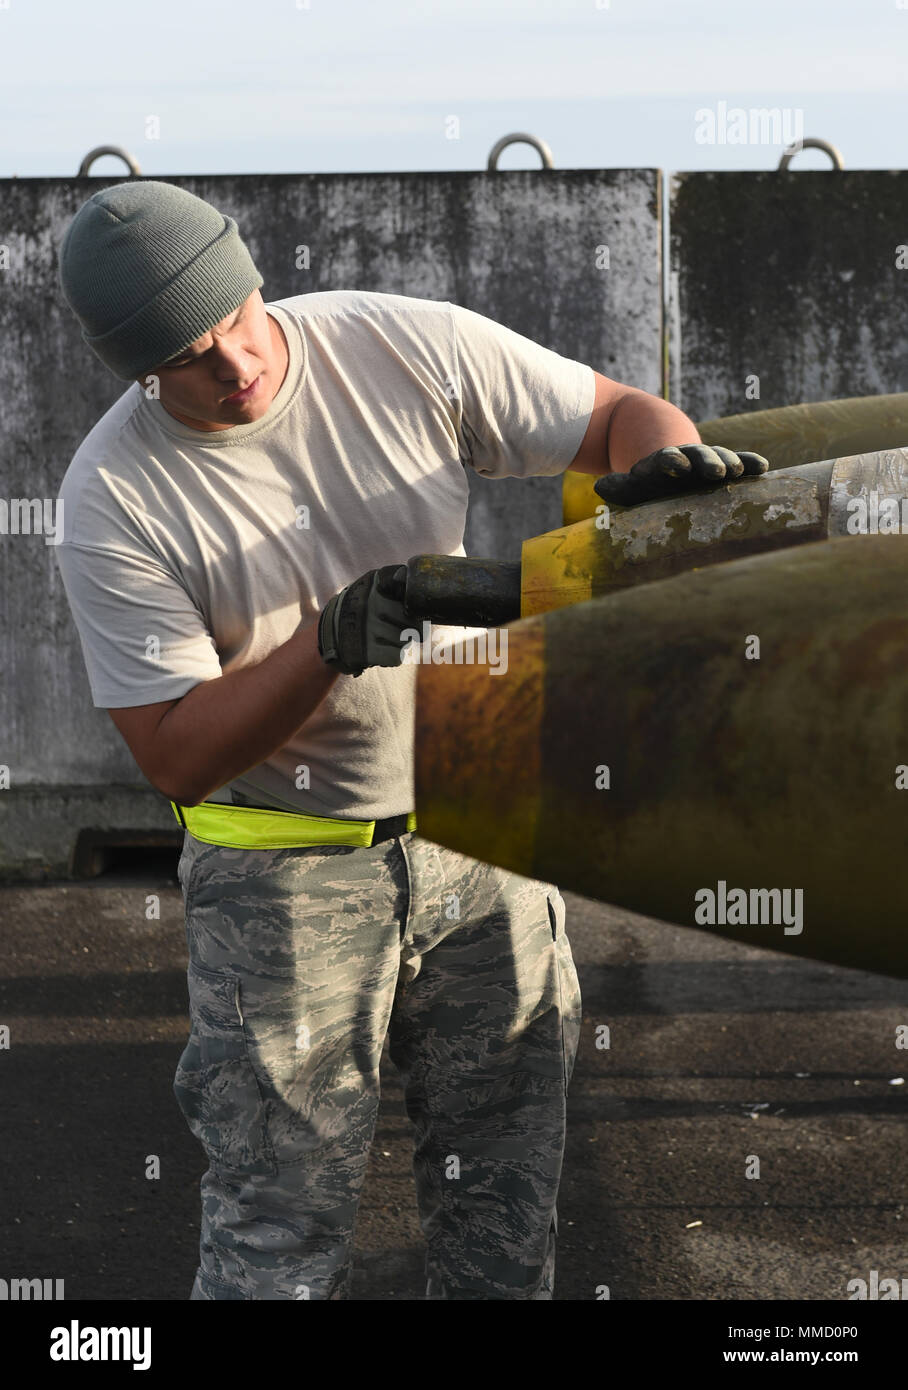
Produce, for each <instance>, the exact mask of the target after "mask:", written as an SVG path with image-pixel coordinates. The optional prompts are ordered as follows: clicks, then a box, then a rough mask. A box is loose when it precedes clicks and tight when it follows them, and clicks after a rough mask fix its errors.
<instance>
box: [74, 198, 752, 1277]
mask: <svg viewBox="0 0 908 1390" xmlns="http://www.w3.org/2000/svg"><path fill="white" fill-rule="evenodd" d="M60 275H61V285H62V288H63V291H64V293H65V296H66V298H67V301H68V303H69V304H70V307H71V308H72V309H73V311H74V312H75V314H76V315H77V317H78V318H79V320H80V322H81V324H82V331H83V338H84V339H85V341H86V342H87V344H88V345H89V346H90V347H91V348H92V349H93V350H94V352H95V353H96V354H97V356H98V357H99V358H100V359H101V361H103V362H104V363H105V364H106V365H107V366H108V367H109V368H110V369H111V370H112V371H114V372H115V373H116V375H117V376H119V377H120V378H121V379H123V380H124V381H130V382H132V383H133V384H132V385H131V386H130V388H129V389H128V390H127V391H126V392H125V393H124V394H123V395H122V396H121V397H120V399H119V400H118V401H117V402H116V403H115V404H114V405H113V406H112V407H111V409H110V410H109V411H108V412H107V413H106V414H105V415H104V417H103V418H102V419H101V420H100V421H99V422H98V424H97V425H95V427H94V428H93V429H92V431H91V432H90V433H89V435H88V436H87V437H86V439H85V440H84V441H83V443H82V445H81V446H80V448H79V449H78V451H77V453H76V455H75V457H74V458H73V460H72V463H71V465H70V467H69V469H68V471H67V473H66V476H65V478H64V481H63V484H62V487H61V492H60V497H61V499H62V500H63V501H64V503H65V507H64V515H65V518H66V534H65V536H64V540H63V543H62V544H61V545H59V546H58V547H56V553H57V556H58V560H59V563H60V567H61V572H62V576H63V579H64V583H65V586H66V591H67V595H68V597H69V600H70V604H71V607H72V610H73V614H74V617H75V620H76V623H77V625H78V628H79V633H80V637H81V640H82V645H83V651H84V656H85V661H86V666H87V670H88V676H89V681H90V683H91V689H92V696H93V699H94V703H95V705H97V706H99V707H101V708H104V709H107V710H108V712H109V713H110V716H111V718H112V720H113V722H114V724H115V725H116V727H117V729H118V730H119V731H120V733H121V734H122V736H123V738H124V739H125V740H126V742H127V744H128V746H129V748H130V749H131V750H132V753H133V755H134V757H135V759H136V762H137V763H138V765H139V767H140V768H141V770H142V772H143V773H144V774H145V775H146V777H147V778H148V780H149V781H150V782H151V783H152V785H153V786H155V787H156V788H157V789H158V790H159V791H160V792H162V793H163V794H164V795H165V796H167V797H168V798H169V799H170V800H171V802H172V803H173V805H174V809H175V811H176V813H177V816H178V818H179V819H180V821H181V823H182V824H183V825H184V826H185V827H186V833H185V838H184V849H183V854H182V857H181V859H180V865H179V876H180V882H181V886H182V889H183V893H184V897H185V906H186V935H187V945H188V949H189V970H188V982H189V997H190V1019H191V1032H190V1037H189V1040H188V1042H187V1045H186V1048H185V1050H184V1052H183V1055H182V1057H181V1059H180V1063H179V1067H178V1070H177V1074H176V1078H175V1082H174V1090H175V1094H176V1097H177V1100H178V1102H179V1104H180V1106H181V1108H182V1110H183V1112H184V1114H185V1116H186V1119H187V1122H188V1124H189V1126H190V1128H191V1130H192V1132H193V1133H194V1134H195V1135H196V1136H197V1137H198V1139H199V1140H200V1142H201V1143H202V1145H203V1147H204V1149H205V1152H206V1155H207V1158H208V1162H209V1168H208V1171H207V1172H206V1174H205V1176H204V1177H203V1179H202V1184H201V1186H202V1230H201V1240H200V1263H199V1268H198V1271H197V1274H196V1278H195V1282H194V1284H193V1288H192V1292H191V1295H190V1296H191V1298H193V1299H284V1298H311V1299H333V1298H344V1297H346V1296H347V1294H348V1287H349V1270H350V1255H351V1249H352V1243H353V1230H354V1222H355V1216H356V1210H357V1203H358V1199H359V1194H360V1190H361V1187H362V1182H363V1178H364V1175H365V1170H366V1164H367V1159H368V1153H369V1146H370V1143H371V1139H372V1135H373V1130H374V1125H375V1119H376V1113H377V1108H378V1100H379V1062H380V1057H381V1052H382V1046H383V1042H384V1039H385V1037H386V1035H387V1037H388V1041H389V1050H390V1055H391V1057H392V1059H393V1061H394V1063H395V1064H396V1066H397V1067H398V1069H399V1070H400V1073H401V1076H402V1079H403V1083H404V1086H405V1091H406V1098H407V1108H408V1113H409V1115H410V1117H411V1119H412V1121H413V1123H414V1126H415V1129H416V1146H415V1153H414V1175H415V1179H416V1191H417V1197H418V1202H419V1211H420V1219H421V1223H422V1227H423V1230H424V1232H425V1236H426V1241H427V1247H428V1253H427V1261H426V1296H427V1298H430V1299H549V1298H551V1296H552V1290H553V1278H554V1250H555V1234H556V1231H557V1214H556V1205H555V1204H556V1197H557V1191H558V1184H559V1180H560V1172H561V1161H562V1153H563V1147H564V1120H565V1098H566V1093H567V1086H568V1082H569V1080H570V1076H571V1071H572V1068H573V1063H574V1056H575V1053H576V1047H577V1039H578V1034H579V1026H580V996H579V989H578V985H577V976H576V972H575V970H574V965H573V962H572V959H571V952H570V946H569V943H568V939H567V936H566V934H565V930H564V903H563V900H562V898H561V895H560V893H559V892H558V889H557V887H556V886H555V885H554V884H545V883H539V882H536V881H535V880H531V879H526V878H522V877H520V876H518V875H514V874H510V873H507V872H505V871H504V870H500V869H497V868H493V867H491V866H489V865H486V864H483V863H480V862H479V861H476V860H473V859H469V858H466V857H464V856H462V855H458V854H455V853H453V852H451V851H449V850H447V849H444V848H442V847H441V846H436V845H433V844H432V843H430V842H428V841H426V840H422V839H420V837H419V836H418V835H417V834H416V833H415V831H414V825H413V818H412V815H411V814H410V813H411V812H412V794H413V793H412V714H413V681H414V678H415V668H414V666H413V665H408V664H402V662H401V633H402V632H403V630H404V629H405V628H407V627H409V626H411V619H410V618H409V617H408V615H407V614H406V612H405V611H404V607H403V603H402V601H401V596H400V592H399V589H398V588H397V587H396V585H395V582H394V580H395V575H396V573H397V571H398V568H399V566H400V564H401V563H402V562H404V561H406V560H407V559H408V558H409V557H411V556H412V555H414V554H416V553H421V552H425V553H430V554H441V555H463V554H464V548H463V530H464V520H465V515H466V506H467V497H468V487H467V480H466V476H465V473H464V466H465V465H470V466H472V467H473V468H475V469H477V471H479V472H481V473H484V474H487V475H489V476H495V477H497V476H507V475H529V474H534V473H540V474H542V473H548V474H557V473H560V472H562V471H563V470H564V469H565V468H566V467H568V466H569V465H572V466H573V467H575V468H580V469H583V470H584V471H586V472H589V473H596V474H603V473H608V472H612V473H615V474H622V475H627V474H628V472H629V470H631V468H632V465H634V464H635V461H636V460H640V461H641V462H640V464H638V466H637V468H636V470H635V472H634V473H633V474H631V476H630V479H628V478H625V479H624V480H623V481H624V482H630V483H631V484H632V486H633V487H635V488H637V489H638V490H639V489H641V488H642V489H643V491H644V492H646V491H647V489H652V488H656V489H657V490H658V488H659V487H665V486H666V485H668V486H675V487H677V486H678V479H677V477H676V478H675V481H674V482H673V483H671V482H670V483H668V484H666V483H665V478H666V477H668V476H669V475H679V476H681V481H682V483H683V481H684V478H685V476H686V478H687V479H688V480H689V481H694V482H699V483H700V484H701V485H702V483H703V481H704V479H706V478H713V479H716V478H722V477H734V476H740V475H741V474H743V473H744V472H745V471H758V470H759V469H760V468H761V467H762V466H765V465H764V464H763V461H762V460H757V459H756V456H747V455H743V456H741V457H738V456H737V455H735V454H732V453H730V452H729V451H722V456H721V457H719V455H718V454H716V453H713V452H712V451H710V450H706V449H703V448H702V446H697V439H698V436H697V433H696V430H695V428H694V426H693V425H692V424H691V422H690V421H689V420H688V419H687V417H686V416H685V415H683V414H682V413H681V412H680V411H679V410H677V409H676V408H675V407H674V406H672V405H670V404H669V403H668V402H666V401H663V400H661V399H658V398H657V397H654V396H651V395H648V394H646V393H645V392H642V391H638V390H635V389H633V388H631V387H627V386H622V385H620V384H619V383H617V382H614V381H611V380H609V379H608V378H606V377H603V376H601V375H600V374H598V373H596V372H594V371H593V369H592V368H590V367H588V366H586V365H584V364H582V363H580V362H575V361H572V360H570V359H567V358H563V357H560V356H559V355H557V354H556V353H554V352H551V351H549V350H548V349H546V348H543V347H541V346H539V345H538V344H536V343H533V342H531V341H529V340H528V339H526V338H523V337H521V336H520V335H518V334H516V333H513V332H511V331H510V330H509V329H506V328H504V327H502V326H501V325H499V324H496V323H494V322H492V321H490V320H489V319H486V318H484V317H483V316H481V315H479V314H475V313H472V312H470V311H468V310H466V309H463V308H461V307H459V306H457V305H452V304H448V303H436V302H434V301H428V300H418V299H412V298H407V297H404V296H396V295H383V294H372V293H365V292H342V291H337V292H326V293H318V294H310V295H300V296H297V297H294V298H291V299H287V300H283V301H280V302H278V303H270V304H268V305H267V306H266V305H265V304H264V303H263V301H262V297H261V294H260V292H259V291H260V287H261V285H262V283H263V280H262V277H261V275H260V274H259V273H258V271H257V270H256V268H255V266H254V264H253V262H252V260H251V258H250V256H249V253H248V251H247V249H246V247H245V246H244V244H243V242H242V241H241V239H240V237H239V235H238V231H237V227H236V224H235V222H234V221H233V220H232V219H230V218H226V217H224V216H222V215H221V214H220V213H219V212H217V211H216V210H215V209H214V208H213V207H211V206H210V204H208V203H206V202H204V201H202V200H201V199H198V198H195V197H194V196H193V195H191V194H189V193H188V192H186V191H184V190H182V189H180V188H177V187H175V186H173V185H170V184H165V183H160V182H156V181H153V180H136V181H129V182H127V183H123V184H119V185H117V186H116V187H113V188H107V189H104V190H102V191H100V192H98V193H96V194H94V195H93V196H92V197H91V198H90V199H89V200H88V201H87V202H86V203H85V204H84V205H83V207H82V208H80V210H79V212H78V213H77V215H76V217H75V218H74V220H73V222H72V223H71V224H70V227H69V228H68V230H67V233H66V237H65V239H64V241H63V244H62V247H61V256H60ZM691 443H693V447H691V448H688V449H687V450H686V452H684V453H682V452H680V451H679V450H678V449H676V448H672V447H670V446H673V445H677V444H685V445H690V444H691ZM666 446H668V447H666Z"/></svg>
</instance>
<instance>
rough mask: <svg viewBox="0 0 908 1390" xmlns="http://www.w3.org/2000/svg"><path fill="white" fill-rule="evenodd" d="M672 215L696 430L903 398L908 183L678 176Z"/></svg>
mask: <svg viewBox="0 0 908 1390" xmlns="http://www.w3.org/2000/svg"><path fill="white" fill-rule="evenodd" d="M670 216H671V287H672V294H671V306H670V320H671V326H672V331H671V366H670V376H669V383H670V395H671V398H672V400H674V401H676V402H677V404H678V405H680V406H681V408H682V409H683V410H685V411H687V413H688V414H690V415H691V416H693V418H694V419H700V420H704V419H714V418H716V417H717V416H722V415H734V414H738V413H739V412H742V411H746V410H750V409H752V410H766V409H769V408H771V407H772V406H780V405H794V404H798V403H800V402H802V401H822V400H833V399H840V398H842V397H845V396H870V395H884V394H889V393H892V392H897V391H905V390H908V172H903V171H901V170H896V171H892V172H888V171H878V170H864V171H854V172H849V171H848V170H845V171H841V172H839V171H829V172H825V171H823V170H800V171H799V170H797V169H796V168H795V169H792V170H790V171H788V172H786V173H778V172H770V173H709V174H704V173H697V174H677V175H675V176H674V178H673V179H672V184H671V193H670ZM900 267H901V268H900ZM754 378H756V379H757V382H758V389H759V395H758V396H757V395H755V394H754V386H755V382H754ZM905 442H906V443H908V440H906V441H905Z"/></svg>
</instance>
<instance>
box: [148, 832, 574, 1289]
mask: <svg viewBox="0 0 908 1390" xmlns="http://www.w3.org/2000/svg"><path fill="white" fill-rule="evenodd" d="M179 877H180V884H181V887H182V889H183V895H184V899H185V904H186V937H187V944H188V948H189V969H188V981H189V1000H190V1024H191V1031H190V1035H189V1040H188V1042H187V1044H186V1047H185V1049H184V1051H183V1054H182V1056H181V1058H180V1061H179V1065H178V1068H177V1073H176V1077H175V1079H174V1094H175V1095H176V1098H177V1102H178V1104H179V1106H180V1108H181V1110H182V1111H183V1114H184V1116H185V1118H186V1121H187V1123H188V1125H189V1128H190V1129H191V1131H192V1133H193V1134H194V1135H195V1136H196V1138H197V1139H198V1140H199V1141H200V1143H201V1144H202V1146H203V1148H204V1150H205V1153H206V1155H207V1158H208V1162H209V1168H208V1171H207V1172H206V1173H205V1175H204V1177H203V1178H202V1181H201V1194H202V1226H201V1239H200V1265H199V1269H198V1271H197V1274H196V1278H195V1282H194V1284H193V1287H192V1292H191V1294H190V1297H191V1298H192V1299H282V1298H309V1299H319V1300H321V1299H342V1298H347V1297H349V1278H350V1264H351V1255H352V1248H353V1236H354V1224H355V1220H356V1212H357V1207H358V1203H359V1197H360V1192H361V1189H362V1186H363V1181H364V1178H365V1173H366V1166H367V1162H368V1156H369V1148H370V1144H371V1142H372V1137H373V1133H374V1129H375V1122H376V1117H377V1112H378V1104H379V1094H380V1087H379V1063H380V1060H381V1054H382V1047H383V1043H384V1040H385V1038H386V1036H387V1039H388V1051H389V1055H390V1057H391V1060H392V1061H393V1063H394V1065H395V1066H396V1068H397V1070H398V1071H399V1073H400V1076H401V1079H402V1083H403V1086H404V1090H405V1096H406V1105H407V1113H408V1115H409V1117H410V1119H411V1121H412V1123H413V1126H414V1131H415V1143H414V1156H413V1172H414V1177H415V1182H416V1196H417V1202H418V1208H419V1216H420V1224H421V1227H422V1230H423V1233H424V1236H425V1239H426V1245H427V1256H426V1297H427V1298H429V1299H550V1298H551V1297H552V1292H553V1287H554V1264H555V1237H556V1234H557V1212H556V1198H557V1194H558V1185H559V1181H560V1177H561V1165H562V1156H563V1152H564V1138H565V1102H566V1095H567V1089H568V1083H569V1081H570V1077H571V1072H572V1070H573V1066H574V1058H575V1055H576V1050H577V1043H578V1038H579V1032H580V991H579V986H578V983H577V974H576V971H575V969H574V963H573V960H572V957H571V949H570V944H569V942H568V938H567V936H566V934H565V927H564V914H565V909H564V900H563V898H562V896H561V894H560V892H559V891H558V889H557V888H556V887H555V886H554V885H553V884H550V883H542V882H540V881H538V880H536V879H531V878H523V877H521V876H519V875H517V874H512V873H509V872H507V871H505V870H503V869H498V868H493V867H492V866H490V865H488V864H484V863H481V862H480V861H478V860H476V859H471V858H468V857H466V856H465V855H461V854H456V853H455V852H453V851H452V850H448V849H445V848H443V847H442V846H440V845H436V844H434V843H433V842H431V841H429V840H425V839H422V838H421V837H420V836H418V835H417V834H415V833H413V832H410V833H407V834H405V835H402V836H401V837H400V838H399V839H392V840H386V841H385V842H384V843H382V844H378V845H374V846H370V847H367V848H353V847H350V846H318V847H314V848H305V849H283V850H243V849H225V848H221V847H219V846H215V845H208V844H203V843H202V842H201V841H199V840H196V839H195V838H194V837H193V836H192V835H191V834H189V832H186V836H185V840H184V848H183V854H182V857H181V859H180V864H179Z"/></svg>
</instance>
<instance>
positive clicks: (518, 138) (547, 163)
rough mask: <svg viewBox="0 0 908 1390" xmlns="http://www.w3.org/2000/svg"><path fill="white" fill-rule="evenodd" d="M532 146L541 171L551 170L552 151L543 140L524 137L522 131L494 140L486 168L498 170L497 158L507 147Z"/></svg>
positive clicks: (529, 136)
mask: <svg viewBox="0 0 908 1390" xmlns="http://www.w3.org/2000/svg"><path fill="white" fill-rule="evenodd" d="M521 144H523V145H532V146H533V149H534V150H538V151H539V157H540V159H541V160H542V167H543V169H553V168H554V167H555V166H554V163H553V160H552V151H551V150H550V149H549V147H548V145H547V144H546V143H545V141H544V140H538V139H537V138H536V136H535V135H525V134H524V133H523V132H522V131H516V132H515V133H514V134H513V135H502V137H501V139H500V140H496V141H495V144H494V145H493V146H492V149H491V151H490V153H489V163H488V166H487V167H488V168H489V169H490V170H493V169H497V168H498V156H499V155H500V154H501V152H502V150H504V149H506V148H507V146H508V145H521Z"/></svg>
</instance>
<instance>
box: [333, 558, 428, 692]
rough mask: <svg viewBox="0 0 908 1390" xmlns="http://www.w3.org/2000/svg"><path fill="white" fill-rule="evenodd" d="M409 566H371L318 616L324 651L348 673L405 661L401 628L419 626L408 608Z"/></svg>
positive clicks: (359, 672)
mask: <svg viewBox="0 0 908 1390" xmlns="http://www.w3.org/2000/svg"><path fill="white" fill-rule="evenodd" d="M406 582H407V567H406V565H384V566H383V567H382V568H381V569H377V570H368V571H367V572H366V573H365V574H363V575H360V577H359V579H355V580H354V581H353V583H352V584H348V585H347V587H346V588H345V589H341V591H340V593H338V594H335V595H334V597H333V598H329V600H328V602H327V603H326V604H325V606H324V608H323V609H322V611H321V613H320V615H319V620H318V650H319V654H320V656H321V658H322V660H323V661H324V662H325V664H326V665H328V666H331V667H333V668H334V669H335V670H337V671H340V672H341V673H342V674H343V675H345V676H361V675H362V673H363V671H364V670H365V669H366V667H367V666H399V665H400V653H401V649H402V646H403V643H402V642H401V633H402V632H403V631H404V629H405V628H412V627H413V626H414V623H413V620H412V618H409V617H408V616H407V613H406V611H405V609H404V593H405V590H406Z"/></svg>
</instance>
